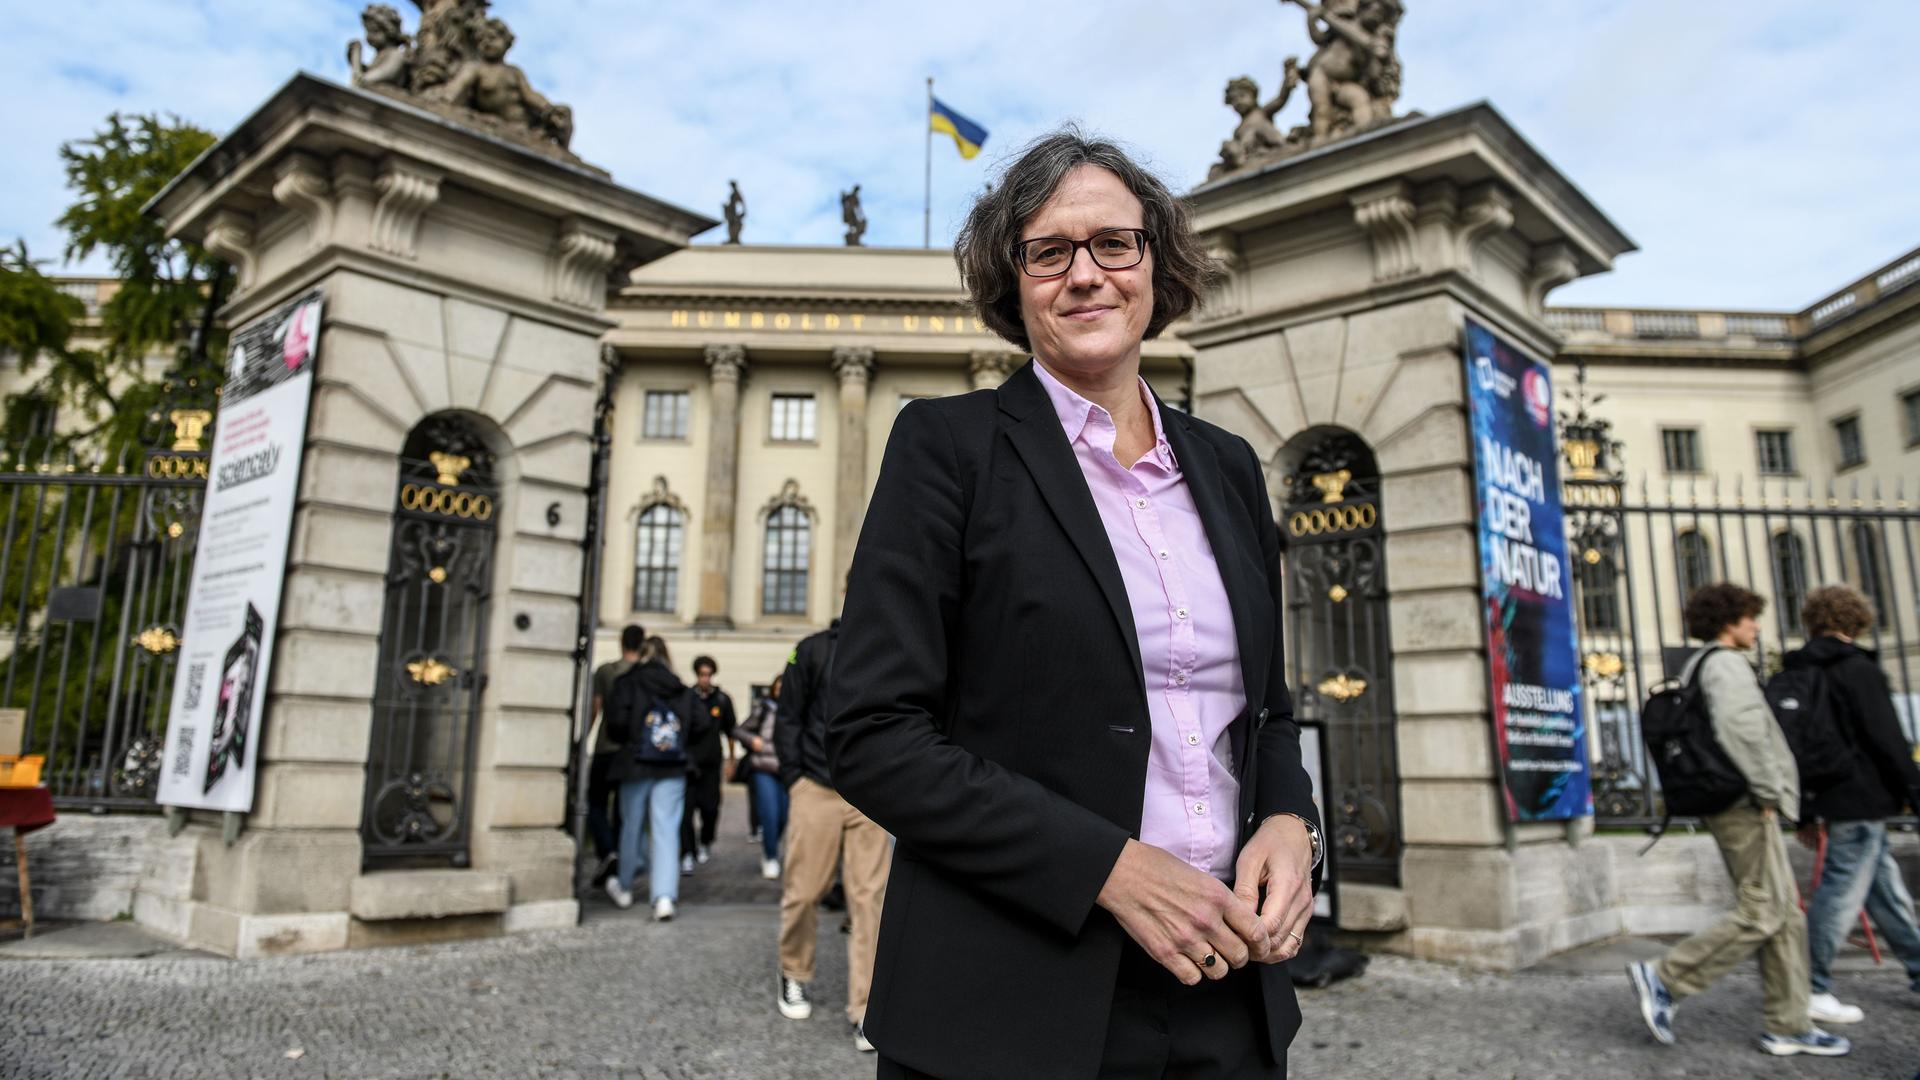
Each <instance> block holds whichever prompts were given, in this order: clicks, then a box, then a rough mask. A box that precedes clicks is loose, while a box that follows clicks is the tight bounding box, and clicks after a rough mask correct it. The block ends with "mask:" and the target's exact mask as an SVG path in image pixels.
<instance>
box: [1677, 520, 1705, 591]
mask: <svg viewBox="0 0 1920 1080" xmlns="http://www.w3.org/2000/svg"><path fill="white" fill-rule="evenodd" d="M1673 556H1674V558H1673V562H1674V572H1675V573H1676V574H1678V575H1679V576H1680V596H1681V598H1682V601H1683V602H1684V600H1685V598H1686V597H1689V596H1692V595H1693V590H1695V589H1697V588H1699V587H1700V586H1702V585H1705V584H1707V583H1709V582H1711V581H1712V580H1713V545H1712V544H1711V543H1709V542H1708V541H1707V538H1706V537H1704V536H1701V535H1700V533H1699V532H1698V531H1696V530H1688V531H1687V532H1683V533H1681V534H1680V535H1679V536H1676V537H1674V539H1673Z"/></svg>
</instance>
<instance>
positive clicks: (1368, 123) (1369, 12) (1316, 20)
mask: <svg viewBox="0 0 1920 1080" xmlns="http://www.w3.org/2000/svg"><path fill="white" fill-rule="evenodd" d="M1280 2H1281V3H1283V4H1286V3H1291V4H1295V5H1298V6H1299V7H1300V8H1301V9H1303V10H1304V11H1306V13H1307V35H1308V36H1309V37H1311V38H1312V39H1313V43H1314V45H1316V46H1317V47H1318V49H1317V51H1316V52H1315V53H1314V54H1313V59H1311V60H1308V61H1307V66H1306V71H1307V79H1306V81H1307V98H1308V100H1309V101H1311V102H1312V109H1311V110H1310V112H1309V114H1308V117H1307V122H1308V124H1309V125H1310V126H1311V128H1312V132H1313V141H1314V143H1316V144H1318V143H1322V142H1325V141H1327V140H1328V139H1330V138H1333V137H1334V136H1336V135H1341V134H1345V133H1347V132H1349V131H1361V130H1364V129H1366V128H1369V127H1372V126H1373V125H1375V124H1378V123H1382V122H1384V121H1386V120H1388V119H1390V118H1391V117H1392V115H1393V102H1394V99H1395V98H1397V97H1399V96H1400V60H1399V58H1398V57H1396V56H1395V55H1394V51H1393V40H1394V32H1395V30H1396V28H1397V27H1398V26H1399V23H1400V17H1401V15H1402V14H1403V13H1404V9H1403V8H1402V6H1401V2H1400V0H1325V2H1324V3H1312V2H1310V0H1280Z"/></svg>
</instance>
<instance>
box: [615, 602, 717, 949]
mask: <svg viewBox="0 0 1920 1080" xmlns="http://www.w3.org/2000/svg"><path fill="white" fill-rule="evenodd" d="M669 663H670V661H669V658H668V656H667V646H666V642H664V641H661V640H660V639H659V638H657V637H653V638H648V639H647V640H646V642H645V643H644V644H642V645H641V647H640V653H639V657H638V659H637V661H636V662H635V663H634V665H633V667H632V668H630V669H628V671H627V673H626V674H624V675H622V676H620V678H619V679H617V680H615V682H614V684H613V694H612V696H611V697H610V698H609V699H608V703H607V721H606V722H607V724H608V735H609V737H611V738H614V739H617V740H619V741H620V742H622V743H624V744H625V745H626V748H627V749H626V752H625V753H623V754H620V755H619V756H618V757H616V758H615V760H614V766H613V769H612V770H611V775H612V778H613V779H614V781H615V782H617V783H618V784H619V785H620V815H621V818H620V869H619V871H618V872H617V873H616V874H615V875H614V876H613V877H611V878H608V879H607V885H606V889H607V895H608V896H610V897H612V898H613V902H614V904H615V906H617V907H621V908H627V907H631V906H633V882H634V878H635V877H636V876H638V874H639V870H640V866H641V860H640V832H641V830H642V829H643V828H644V829H646V830H647V831H648V832H649V833H651V835H652V837H653V843H652V847H653V851H652V853H651V856H650V857H649V858H648V859H647V860H646V867H647V871H648V898H649V899H650V900H651V901H652V902H653V917H654V918H655V919H656V920H659V921H661V922H665V921H666V920H668V919H671V918H673V915H674V904H675V903H676V902H677V901H678V900H679V898H680V873H679V869H680V866H679V864H680V820H681V815H682V814H683V813H684V812H685V807H686V797H687V747H688V745H689V744H690V743H692V742H694V741H697V737H698V735H699V717H698V716H697V715H696V716H691V717H690V716H686V715H685V711H686V707H687V700H688V694H687V687H686V684H685V683H682V682H681V681H680V679H679V677H678V676H676V675H674V673H673V669H672V668H671V667H669V666H668V665H669Z"/></svg>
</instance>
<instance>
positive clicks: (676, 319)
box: [667, 311, 687, 326]
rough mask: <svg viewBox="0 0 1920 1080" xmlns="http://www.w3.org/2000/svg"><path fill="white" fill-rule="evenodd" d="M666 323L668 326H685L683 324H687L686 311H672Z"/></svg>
mask: <svg viewBox="0 0 1920 1080" xmlns="http://www.w3.org/2000/svg"><path fill="white" fill-rule="evenodd" d="M667 325H669V326H685V325H687V313H686V312H684V311H676V312H674V313H673V315H672V317H670V318H669V319H668V320H667Z"/></svg>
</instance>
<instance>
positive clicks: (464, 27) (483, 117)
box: [347, 0, 578, 161]
mask: <svg viewBox="0 0 1920 1080" xmlns="http://www.w3.org/2000/svg"><path fill="white" fill-rule="evenodd" d="M413 4H414V6H415V7H416V8H418V9H419V11H420V26H419V29H418V31H417V32H416V33H415V34H414V35H413V36H412V37H411V38H409V37H408V36H407V34H406V32H405V29H404V28H403V27H402V25H401V22H400V13H399V12H397V11H395V10H394V9H393V8H392V7H391V6H389V5H387V4H371V5H368V7H367V8H366V10H365V11H363V12H362V13H361V15H360V22H361V25H362V26H363V27H365V29H366V34H367V40H366V42H365V46H366V47H365V48H363V47H362V43H361V42H358V41H356V42H353V43H351V44H349V45H348V46H347V66H348V67H349V69H351V71H352V72H353V84H354V85H355V86H359V87H364V88H366V89H370V90H379V91H381V92H383V93H389V94H393V95H395V96H399V97H402V98H405V99H406V100H407V101H409V102H411V103H412V104H414V105H418V106H421V107H424V108H427V109H430V110H432V111H434V112H437V113H440V114H441V115H444V116H447V117H449V118H450V119H455V120H459V121H461V122H463V123H467V124H470V125H472V126H475V127H478V128H481V129H483V130H486V131H489V132H492V133H495V134H499V135H502V136H505V137H507V138H509V139H512V140H513V141H515V142H519V143H522V144H523V145H528V146H532V147H534V148H535V149H543V150H547V151H549V152H551V151H553V150H557V151H559V154H558V155H557V156H561V157H565V158H567V159H569V160H572V161H578V159H577V158H574V157H573V155H572V154H570V153H568V152H567V145H568V144H569V143H570V142H571V141H572V139H573V110H571V109H569V108H568V107H567V106H565V105H556V104H554V103H553V102H551V101H548V100H547V99H546V97H544V96H543V95H541V94H540V92H539V91H537V90H535V89H534V88H533V83H532V82H531V81H530V80H529V79H528V78H527V76H526V73H525V72H523V71H521V70H520V68H518V67H517V66H515V65H513V64H510V63H507V61H506V55H507V50H509V49H511V48H512V47H513V31H512V30H510V29H509V28H508V27H507V24H506V23H505V22H504V21H502V20H500V19H493V18H488V17H487V4H488V0H413ZM369 51H370V52H371V58H370V59H369V58H367V53H368V52H369Z"/></svg>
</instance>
